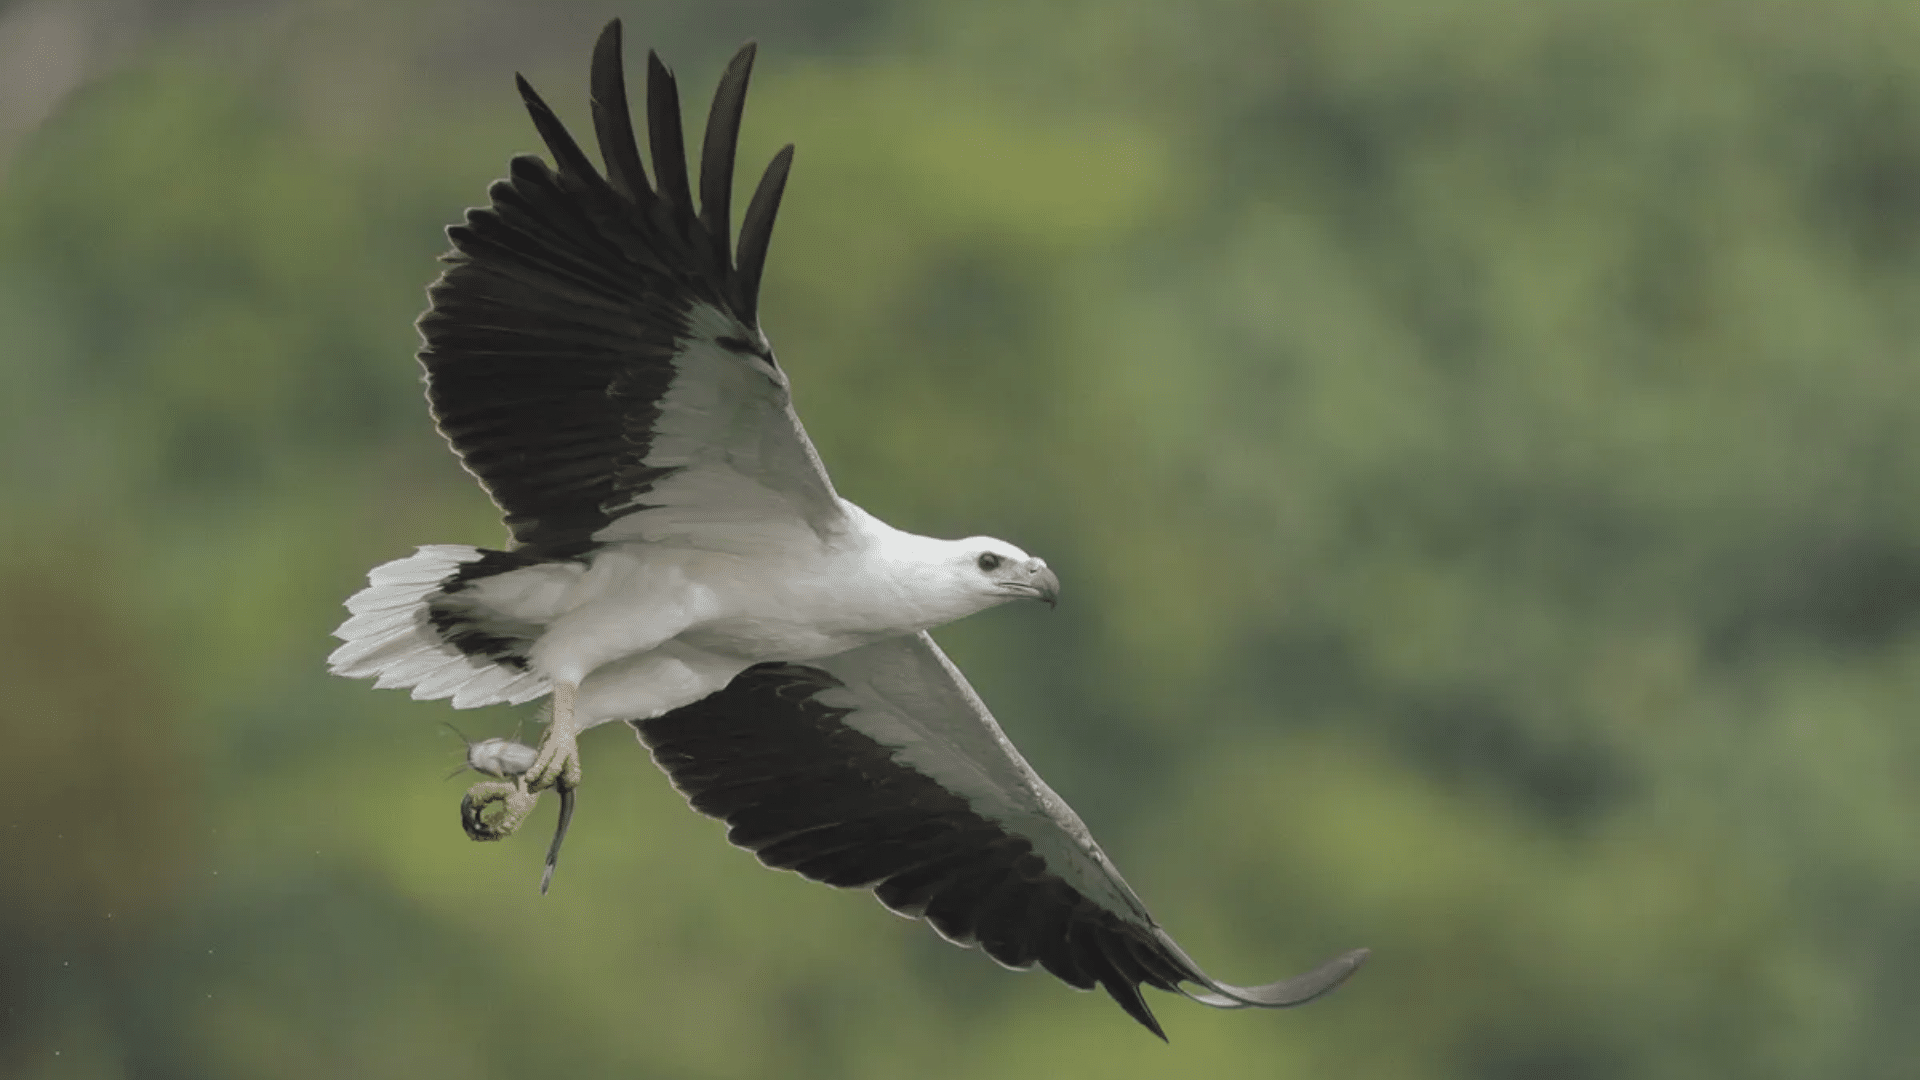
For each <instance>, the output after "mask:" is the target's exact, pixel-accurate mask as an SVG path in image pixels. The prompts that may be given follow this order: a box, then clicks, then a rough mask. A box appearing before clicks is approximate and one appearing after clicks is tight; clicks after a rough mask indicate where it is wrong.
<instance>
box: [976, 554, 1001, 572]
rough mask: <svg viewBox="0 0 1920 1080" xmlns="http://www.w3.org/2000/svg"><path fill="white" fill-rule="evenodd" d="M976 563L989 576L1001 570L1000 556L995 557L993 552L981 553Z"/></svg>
mask: <svg viewBox="0 0 1920 1080" xmlns="http://www.w3.org/2000/svg"><path fill="white" fill-rule="evenodd" d="M974 561H975V563H977V564H978V565H979V567H980V569H982V570H984V571H986V572H987V573H989V574H991V573H993V572H994V571H995V570H998V569H1000V556H998V555H995V554H994V553H993V552H991V551H983V552H981V553H980V557H979V558H978V559H976V560H974Z"/></svg>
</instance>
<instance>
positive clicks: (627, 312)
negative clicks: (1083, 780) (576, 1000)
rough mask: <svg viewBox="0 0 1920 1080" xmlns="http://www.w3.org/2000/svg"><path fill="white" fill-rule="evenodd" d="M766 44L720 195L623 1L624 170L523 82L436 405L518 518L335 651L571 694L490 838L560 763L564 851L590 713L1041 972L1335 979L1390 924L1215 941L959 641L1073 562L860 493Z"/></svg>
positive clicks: (496, 763) (397, 578) (425, 678)
mask: <svg viewBox="0 0 1920 1080" xmlns="http://www.w3.org/2000/svg"><path fill="white" fill-rule="evenodd" d="M753 56H754V49H753V46H752V45H748V46H747V47H745V48H743V49H741V50H740V52H739V53H738V54H737V55H736V56H734V58H733V61H732V62H731V63H730V64H728V65H727V69H726V72H725V74H724V75H722V77H721V79H720V87H719V90H718V92H717V93H716V94H715V95H714V100H713V108H712V111H711V112H710V113H709V115H708V118H707V127H706V132H705V138H704V142H703V143H702V147H701V154H700V175H699V202H698V205H697V206H696V204H695V200H694V193H693V191H692V189H691V187H690V185H689V182H688V175H687V163H686V157H685V149H684V145H685V144H684V142H683V139H682V136H681V129H680V101H679V95H678V91H677V90H676V88H675V84H674V80H673V76H672V75H671V74H670V73H669V72H668V71H667V69H666V67H665V65H663V64H662V63H661V62H660V60H659V58H658V57H657V56H654V55H652V54H651V53H650V54H649V55H648V58H647V110H646V112H647V141H648V147H649V156H650V158H651V160H652V165H653V180H652V182H651V183H649V182H648V178H647V173H646V170H645V168H644V167H643V166H642V164H641V157H640V150H639V147H638V146H637V145H636V142H635V136H634V129H633V124H632V121H631V119H630V117H629V114H628V107H627V96H626V87H625V76H624V74H623V72H622V66H621V49H620V24H619V22H618V20H615V21H614V22H613V23H610V24H609V25H608V26H607V28H606V30H605V31H604V32H603V33H602V34H601V36H600V40H599V42H598V44H597V45H596V47H595V49H594V54H593V66H592V76H591V94H592V114H593V127H594V132H595V134H596V135H597V136H598V141H599V148H600V157H601V161H602V163H603V165H604V168H605V173H604V174H602V172H601V171H600V170H597V169H595V167H594V166H593V164H592V163H591V162H590V161H589V160H588V158H587V156H586V155H585V154H584V153H582V152H581V150H580V147H579V146H578V145H576V144H575V142H574V141H573V138H572V137H571V136H570V135H569V134H568V133H567V130H566V128H565V127H563V126H562V125H561V123H560V121H559V120H558V119H557V118H555V116H554V114H553V112H552V111H551V110H550V109H548V107H547V105H546V104H545V103H544V102H543V101H541V99H540V97H539V95H538V94H536V93H534V91H533V88H532V87H531V86H529V85H528V84H527V82H526V80H525V79H519V80H518V85H519V89H520V96H521V98H522V99H523V100H524V101H525V103H526V107H527V111H528V112H529V113H531V114H532V117H533V123H534V126H535V127H536V128H538V129H539V132H540V136H541V138H542V139H543V140H544V141H545V142H546V145H547V149H548V151H549V152H550V153H551V154H552V156H553V160H554V165H553V167H549V166H548V165H547V164H546V163H545V162H543V161H541V160H540V159H539V158H537V157H533V156H520V157H516V158H514V159H513V162H512V165H511V167H510V170H509V172H510V175H509V176H508V178H507V179H504V180H500V181H497V182H495V183H494V185H493V186H492V188H491V189H489V191H488V196H489V199H490V203H491V205H489V206H485V207H480V208H476V209H473V210H469V211H468V212H467V215H466V220H465V222H464V223H462V224H459V225H455V226H453V227H451V228H449V229H448V230H447V235H448V237H449V239H450V240H451V241H452V244H453V250H452V251H451V252H450V253H448V254H447V255H446V256H445V261H446V263H447V267H446V270H445V272H444V273H442V274H441V276H440V278H439V280H437V281H436V282H434V284H433V286H432V287H431V288H430V290H429V296H430V298H431V306H430V308H429V309H428V311H427V312H426V314H425V315H423V316H421V318H420V323H419V329H420V335H421V338H422V342H423V343H422V346H421V349H420V363H421V366H422V367H423V368H424V369H425V379H426V386H427V400H428V402H429V403H430V405H431V408H432V412H433V418H434V420H435V422H436V423H437V424H438V425H439V429H440V432H441V434H442V435H444V436H445V437H446V440H447V442H448V443H449V444H450V445H451V446H452V448H453V450H454V452H455V453H456V454H458V455H459V457H460V460H461V461H462V463H464V465H465V466H466V468H467V471H469V472H471V473H472V474H473V475H474V477H475V478H477V479H478V480H479V481H480V483H481V485H482V486H483V487H484V488H485V489H486V490H487V492H488V493H489V494H490V495H491V496H492V497H493V500H494V502H495V503H497V504H498V505H499V507H500V509H501V511H502V512H503V514H504V516H505V521H506V525H507V528H508V530H509V531H510V533H511V536H512V540H511V543H510V544H509V546H508V547H507V548H506V549H504V550H488V549H484V548H476V547H467V546H464V545H453V544H438V545H431V546H426V547H422V548H420V549H419V550H418V551H417V552H415V553H414V554H413V555H410V556H408V557H406V558H403V559H399V560H397V561H394V562H390V563H387V564H385V565H384V566H380V567H376V568H375V569H374V570H373V571H372V572H371V573H369V574H368V582H369V583H368V586H367V587H366V588H365V589H363V590H362V591H360V592H359V593H358V594H356V595H355V596H354V597H353V598H352V599H350V600H348V601H347V608H348V611H349V612H350V613H351V617H350V618H349V619H347V621H346V622H345V623H343V624H342V625H341V626H340V628H339V630H337V631H336V632H335V633H336V636H338V637H339V638H341V639H342V640H343V641H344V642H345V644H343V645H341V646H340V647H339V648H338V649H337V650H335V652H334V653H333V655H332V657H331V658H330V660H329V663H330V664H331V667H332V670H333V672H334V673H335V674H339V675H345V676H349V677H354V678H377V679H378V682H377V683H376V685H377V686H380V687H395V688H399V687H410V688H412V690H413V696H414V697H415V698H421V699H434V698H452V699H453V702H452V703H453V706H454V707H455V708H472V707H475V706H481V705H492V704H497V703H503V702H504V703H514V704H517V703H521V702H527V701H532V700H534V699H536V698H540V697H548V696H550V697H551V699H552V707H551V716H550V717H549V722H548V725H547V728H546V736H545V739H544V741H543V742H542V744H541V746H540V749H539V752H538V754H537V755H534V754H533V753H532V752H531V751H530V750H528V751H525V752H519V753H516V752H508V751H509V750H510V748H507V747H504V746H503V745H502V741H500V740H489V742H488V743H487V744H476V745H475V746H474V747H470V749H469V760H470V761H472V762H474V763H475V764H476V766H477V767H479V768H481V769H482V771H488V772H492V773H494V774H495V775H496V776H500V777H501V779H497V780H494V781H489V782H484V783H481V784H477V785H475V786H474V788H473V789H472V790H471V791H470V792H469V793H468V797H467V800H466V802H465V804H464V807H463V817H464V820H465V822H466V825H467V828H468V831H469V833H471V834H472V835H474V836H475V837H476V838H480V839H494V838H498V837H501V836H505V835H507V834H509V833H511V832H513V831H514V830H515V829H516V828H518V826H519V825H520V823H521V821H522V820H524V819H525V817H526V815H527V813H528V812H529V811H530V810H531V809H532V807H533V805H534V801H535V799H536V797H537V796H538V794H539V793H540V792H541V791H543V790H545V789H546V788H549V787H555V788H558V789H559V790H560V792H561V794H562V796H563V814H562V830H561V832H560V833H556V836H555V841H554V847H553V849H552V850H551V851H550V852H549V856H548V870H549V873H550V872H551V869H552V863H553V860H554V858H556V857H557V855H558V847H559V841H560V838H561V836H562V835H564V823H565V820H566V819H567V818H569V817H570V816H571V814H570V811H571V809H572V793H573V790H574V788H575V787H576V786H577V785H578V783H579V780H580V760H579V754H578V751H577V749H576V745H575V739H576V737H577V736H578V735H579V733H580V732H582V731H584V730H586V729H588V728H591V727H594V726H596V725H599V724H604V723H607V722H609V721H614V720H623V721H626V722H627V723H629V724H631V725H633V728H634V730H635V731H637V732H638V733H639V737H640V741H641V742H642V743H644V744H645V745H646V746H647V748H648V749H649V750H650V751H651V752H652V754H653V759H654V761H655V762H657V763H658V764H659V766H660V768H661V769H663V770H665V772H666V773H667V775H668V777H669V778H670V779H671V780H672V781H673V783H674V785H675V786H676V787H677V788H679V789H680V791H681V792H682V793H683V794H685V795H686V797H687V799H688V801H689V802H691V803H692V805H693V807H694V809H696V810H698V811H700V812H701V813H703V814H707V815H710V816H712V817H715V818H719V819H721V820H723V821H725V822H726V823H727V825H728V826H729V830H728V833H727V838H728V839H729V840H730V841H732V842H733V843H734V844H737V845H739V846H740V847H743V848H746V849H748V850H750V851H752V852H753V853H754V854H755V855H757V856H758V857H759V858H760V861H761V862H763V863H765V864H766V865H768V866H772V867H777V868H780V869H785V870H794V871H797V872H798V873H800V874H802V875H804V876H806V877H809V878H812V879H814V880H816V881H824V882H826V883H828V884H830V885H838V886H843V887H848V888H863V889H871V890H873V892H874V893H875V894H876V895H877V896H878V898H879V900H880V902H881V903H883V904H885V905H886V906H887V907H888V908H890V909H892V910H893V911H895V912H898V913H900V914H902V915H906V916H909V917H914V918H923V919H925V920H926V921H927V922H929V923H930V924H932V926H933V928H934V929H935V930H937V931H938V932H939V933H940V935H941V936H942V937H945V938H946V939H948V940H949V941H952V942H954V943H956V944H959V945H969V946H971V945H977V946H979V947H980V948H981V949H982V950H983V951H985V952H986V953H987V955H989V956H991V957H992V958H993V959H995V960H997V961H999V962H1000V963H1001V964H1004V965H1006V966H1008V967H1012V968H1019V969H1025V968H1030V967H1032V966H1033V965H1034V964H1036V963H1038V964H1040V965H1041V966H1042V967H1044V968H1046V970H1048V971H1050V972H1052V973H1053V974H1054V975H1056V976H1058V977H1059V978H1060V979H1062V980H1063V981H1065V982H1067V983H1069V984H1071V985H1073V986H1075V987H1078V988H1081V989H1091V988H1093V987H1094V986H1095V985H1099V986H1101V987H1104V988H1105V989H1106V991H1107V993H1109V994H1110V995H1112V996H1113V999H1114V1000H1115V1001H1117V1002H1119V1004H1120V1006H1121V1007H1122V1008H1123V1009H1125V1010H1126V1011H1127V1013H1128V1014H1129V1015H1131V1016H1132V1017H1133V1018H1134V1019H1136V1020H1138V1021H1139V1022H1140V1023H1142V1024H1144V1025H1146V1026H1147V1027H1148V1028H1149V1029H1150V1030H1152V1031H1153V1032H1154V1033H1155V1034H1160V1035H1162V1037H1163V1038H1164V1037H1165V1036H1164V1034H1162V1033H1161V1029H1160V1025H1159V1023H1158V1022H1157V1021H1156V1020H1155V1019H1154V1016H1153V1013H1152V1012H1151V1011H1150V1010H1149V1009H1148V1008H1147V1005H1146V1002H1145V1001H1144V1000H1143V999H1142V997H1141V994H1140V986H1141V984H1145V985H1148V986H1152V987H1156V988H1158V989H1161V990H1166V991H1171V992H1175V993H1179V994H1183V995H1185V996H1187V997H1189V998H1192V999H1193V1000H1195V1001H1199V1002H1203V1003H1205V1004H1207V1005H1212V1006H1216V1007H1219V1008H1240V1007H1246V1006H1260V1007H1280V1006H1287V1005H1297V1004H1300V1003H1302V1002H1305V1001H1308V1000H1310V999H1312V998H1314V997H1317V996H1319V995H1320V994H1323V993H1325V992H1327V991H1328V990H1331V989H1332V988H1333V987H1335V986H1337V985H1339V983H1340V982H1341V981H1342V980H1344V979H1345V978H1346V977H1347V976H1348V975H1349V974H1351V973H1352V972H1353V970H1354V968H1355V967H1357V966H1358V965H1359V963H1360V962H1361V960H1362V959H1364V958H1365V955H1366V953H1365V950H1355V951H1353V952H1349V953H1346V954H1344V955H1342V956H1339V957H1336V958H1334V959H1332V960H1330V961H1328V962H1327V963H1325V964H1323V965H1322V966H1320V967H1319V968H1317V969H1315V970H1314V971H1312V972H1310V973H1308V974H1306V975H1302V976H1299V977H1297V978H1294V979H1289V980H1285V981H1282V982H1275V983H1270V984H1267V985H1264V986H1251V987H1243V986H1232V985H1229V984H1226V983H1222V982H1219V981H1217V980H1215V979H1213V978H1212V977H1210V976H1208V975H1207V974H1206V973H1205V972H1203V971H1201V970H1200V968H1199V966H1198V965H1196V964H1195V963H1194V962H1193V960H1191V959H1190V958H1189V957H1188V956H1187V954H1186V953H1185V952H1183V951H1181V949H1180V947H1179V946H1178V945H1177V944H1175V943H1174V941H1173V939H1172V938H1170V937H1168V936H1167V934H1166V932H1165V931H1163V930H1161V928H1160V927H1159V925H1158V924H1157V923H1155V922H1154V920H1153V917H1152V916H1151V915H1149V914H1148V913H1147V909H1146V907H1145V905H1143V904H1142V903H1141V902H1140V898H1139V897H1138V896H1136V895H1134V892H1133V890H1132V889H1130V888H1128V886H1127V883H1126V882H1125V881H1123V880H1121V877H1120V875H1119V873H1118V872H1117V871H1116V870H1115V869H1114V867H1113V865H1112V863H1110V862H1108V861H1107V857H1106V855H1105V854H1104V853H1102V852H1101V850H1100V848H1099V846H1098V845H1097V844H1095V843H1094V841H1093V837H1092V836H1090V835H1089V834H1088V832H1087V829H1086V826H1084V825H1082V824H1081V822H1080V819H1079V817H1078V816H1076V815H1075V814H1074V812H1073V810H1072V809H1070V808H1069V807H1068V806H1067V804H1066V803H1064V802H1062V801H1061V800H1060V797H1059V796H1057V795H1055V794H1054V793H1053V790H1052V789H1051V788H1049V787H1047V785H1046V784H1045V783H1044V782H1042V781H1041V779H1040V778H1039V777H1038V776H1037V775H1035V774H1034V772H1033V770H1032V769H1031V768H1029V767H1028V765H1027V763H1026V761H1025V760H1024V759H1023V758H1021V756H1020V754H1019V752H1018V751H1016V750H1015V749H1014V748H1013V744H1012V743H1010V742H1008V741H1007V737H1006V736H1005V735H1004V734H1002V733H1001V730H1000V727H999V725H997V724H995V723H994V720H993V717H992V716H991V715H990V714H989V713H988V712H987V709H986V706H985V705H983V704H981V702H980V699H979V698H978V697H977V696H975V694H974V692H973V690H972V688H971V687H969V686H968V685H967V681H966V680H965V679H964V678H962V677H961V675H960V672H959V671H958V670H957V669H956V668H955V667H954V666H953V664H952V663H951V662H949V661H948V660H947V658H946V656H945V655H944V654H943V653H942V652H941V651H940V649H939V647H938V646H937V645H935V644H934V642H933V639H932V638H930V637H928V636H927V631H928V630H929V629H931V628H933V627H936V626H940V625H942V624H945V623H948V622H952V621H953V620H955V619H959V618H962V617H964V616H967V615H971V614H973V613H974V612H977V611H981V610H984V609H986V608H990V607H993V606H995V605H997V604H1002V603H1005V602H1007V601H1009V600H1015V599H1021V598H1031V599H1038V600H1044V601H1046V602H1047V603H1049V604H1051V603H1053V602H1054V601H1055V599H1056V597H1057V594H1058V592H1059V587H1060V586H1059V582H1058V580H1057V579H1056V578H1055V577H1054V573H1053V571H1052V570H1051V569H1049V568H1048V567H1047V564H1046V563H1045V562H1043V561H1042V560H1040V559H1037V558H1034V557H1033V556H1031V555H1029V554H1027V553H1026V552H1024V551H1022V550H1020V549H1019V548H1017V547H1015V546H1014V545H1012V544H1009V543H1007V542H1005V541H1003V540H995V539H991V538H989V537H984V536H976V537H971V538H968V539H965V540H936V539H932V538H930V537H925V536H916V535H913V534H911V533H905V532H901V531H900V530H898V529H894V528H892V527H890V526H888V525H887V524H886V523H884V522H882V521H880V520H879V519H878V518H875V517H874V516H873V515H871V514H869V513H867V512H866V511H864V510H862V509H860V508H859V507H858V506H855V505H854V504H852V503H850V502H848V501H847V500H845V499H843V498H841V497H840V496H839V495H838V494H837V493H835V491H834V489H833V484H832V483H831V482H830V481H829V480H828V479H827V474H826V471H825V470H824V469H823V468H822V467H821V464H820V460H819V458H818V457H817V456H816V455H815V453H814V449H813V445H812V443H810V442H809V441H808V439H807V435H806V432H805V431H804V430H802V428H801V427H800V421H799V420H798V419H797V418H796V417H795V415H794V412H793V407H792V405H791V403H790V399H789V395H788V387H787V375H786V372H785V371H783V370H782V369H781V367H780V365H779V364H778V363H777V362H775V360H774V356H773V350H772V348H771V347H770V346H769V345H768V344H767V339H766V336H765V335H764V334H762V333H761V331H760V325H759V318H758V310H757V299H758V293H759V287H760V274H761V269H762V267H763V266H764V265H765V262H766V257H767V243H768V239H769V236H770V235H771V232H772V229H773V219H774V214H775V212H776V211H777V210H778V208H779V205H780V195H781V191H782V189H783V188H784V186H785V184H786V179H787V170H788V168H789V166H790V165H791V163H792V161H793V147H792V146H788V147H786V148H784V149H782V150H781V151H780V152H779V153H778V154H776V155H775V156H774V158H773V162H772V164H771V165H769V166H768V167H767V171H766V173H765V175H764V176H763V177H762V178H761V180H760V184H759V187H758V188H757V189H756V190H755V192H754V194H753V198H752V200H751V201H750V202H749V203H748V204H747V209H746V214H745V217H744V218H743V219H742V221H741V224H740V239H739V246H738V247H737V248H734V247H733V246H732V245H731V244H730V243H729V231H730V228H731V214H730V211H729V206H728V203H729V195H730V193H731V189H732V183H733V158H734V146H735V141H736V138H737V136H738V134H739V128H740V117H741V110H742V105H743V104H744V100H745V97H746V92H747V78H748V74H749V72H750V71H751V69H752V66H753ZM543 887H544V881H543Z"/></svg>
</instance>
